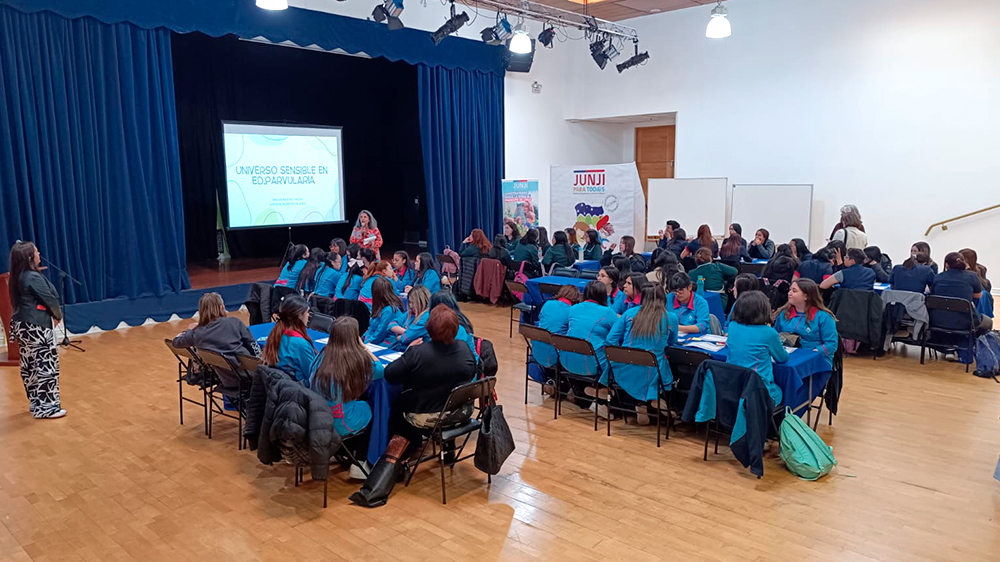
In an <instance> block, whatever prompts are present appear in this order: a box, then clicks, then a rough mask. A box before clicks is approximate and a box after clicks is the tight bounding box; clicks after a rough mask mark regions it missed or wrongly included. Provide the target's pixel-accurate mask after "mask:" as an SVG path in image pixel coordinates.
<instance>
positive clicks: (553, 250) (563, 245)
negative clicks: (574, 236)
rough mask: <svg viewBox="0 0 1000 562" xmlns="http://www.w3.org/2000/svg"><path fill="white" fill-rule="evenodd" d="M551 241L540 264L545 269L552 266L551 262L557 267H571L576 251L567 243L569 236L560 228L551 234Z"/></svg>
mask: <svg viewBox="0 0 1000 562" xmlns="http://www.w3.org/2000/svg"><path fill="white" fill-rule="evenodd" d="M552 241H553V244H552V245H551V246H549V249H548V250H547V251H546V252H545V257H543V258H542V266H544V268H546V269H547V268H549V267H552V264H556V265H557V266H559V267H572V266H573V264H574V263H576V253H575V252H574V251H573V248H572V247H571V246H570V245H569V237H567V236H566V233H565V232H563V231H562V230H558V231H556V233H555V234H554V235H552Z"/></svg>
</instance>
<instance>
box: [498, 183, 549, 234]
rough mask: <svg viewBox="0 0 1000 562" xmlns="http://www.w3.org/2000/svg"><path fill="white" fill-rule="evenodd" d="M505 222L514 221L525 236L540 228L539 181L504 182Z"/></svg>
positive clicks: (502, 189) (502, 186)
mask: <svg viewBox="0 0 1000 562" xmlns="http://www.w3.org/2000/svg"><path fill="white" fill-rule="evenodd" d="M501 191H502V193H503V220H504V221H505V222H506V221H508V220H511V221H514V222H515V223H516V224H517V227H518V228H519V229H520V230H521V235H524V233H525V232H527V231H528V229H529V228H538V217H539V214H540V213H539V212H538V204H539V201H538V180H502V181H501Z"/></svg>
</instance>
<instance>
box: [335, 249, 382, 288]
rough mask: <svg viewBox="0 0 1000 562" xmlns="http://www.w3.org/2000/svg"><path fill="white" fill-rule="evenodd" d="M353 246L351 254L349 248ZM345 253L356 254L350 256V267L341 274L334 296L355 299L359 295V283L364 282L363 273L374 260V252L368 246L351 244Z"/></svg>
mask: <svg viewBox="0 0 1000 562" xmlns="http://www.w3.org/2000/svg"><path fill="white" fill-rule="evenodd" d="M355 247H356V253H354V254H352V252H351V249H354V248H355ZM347 253H348V255H356V256H357V257H354V258H351V267H350V268H349V269H348V270H347V273H345V274H344V275H342V276H341V282H340V285H338V287H337V291H338V292H337V294H336V295H335V296H336V297H337V298H338V299H354V300H357V299H359V298H360V297H361V284H362V283H364V280H365V273H366V272H367V271H368V268H369V267H370V266H371V264H372V262H374V261H375V252H374V251H372V250H370V249H368V248H361V247H360V246H356V245H355V244H351V246H350V248H349V249H348V251H347Z"/></svg>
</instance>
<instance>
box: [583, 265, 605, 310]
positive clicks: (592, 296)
mask: <svg viewBox="0 0 1000 562" xmlns="http://www.w3.org/2000/svg"><path fill="white" fill-rule="evenodd" d="M605 269H607V268H605ZM583 300H587V301H594V302H595V303H597V304H599V305H601V306H608V288H607V287H606V286H605V285H604V283H601V282H600V281H591V282H589V283H587V286H586V287H584V288H583Z"/></svg>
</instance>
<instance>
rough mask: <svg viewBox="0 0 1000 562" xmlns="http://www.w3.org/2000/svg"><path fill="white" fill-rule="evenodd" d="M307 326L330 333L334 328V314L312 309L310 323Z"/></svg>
mask: <svg viewBox="0 0 1000 562" xmlns="http://www.w3.org/2000/svg"><path fill="white" fill-rule="evenodd" d="M306 328H309V329H310V330H316V331H317V332H323V333H324V334H329V333H330V330H332V329H333V316H327V315H326V314H322V313H320V312H314V311H312V310H310V311H309V324H307V325H306Z"/></svg>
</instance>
